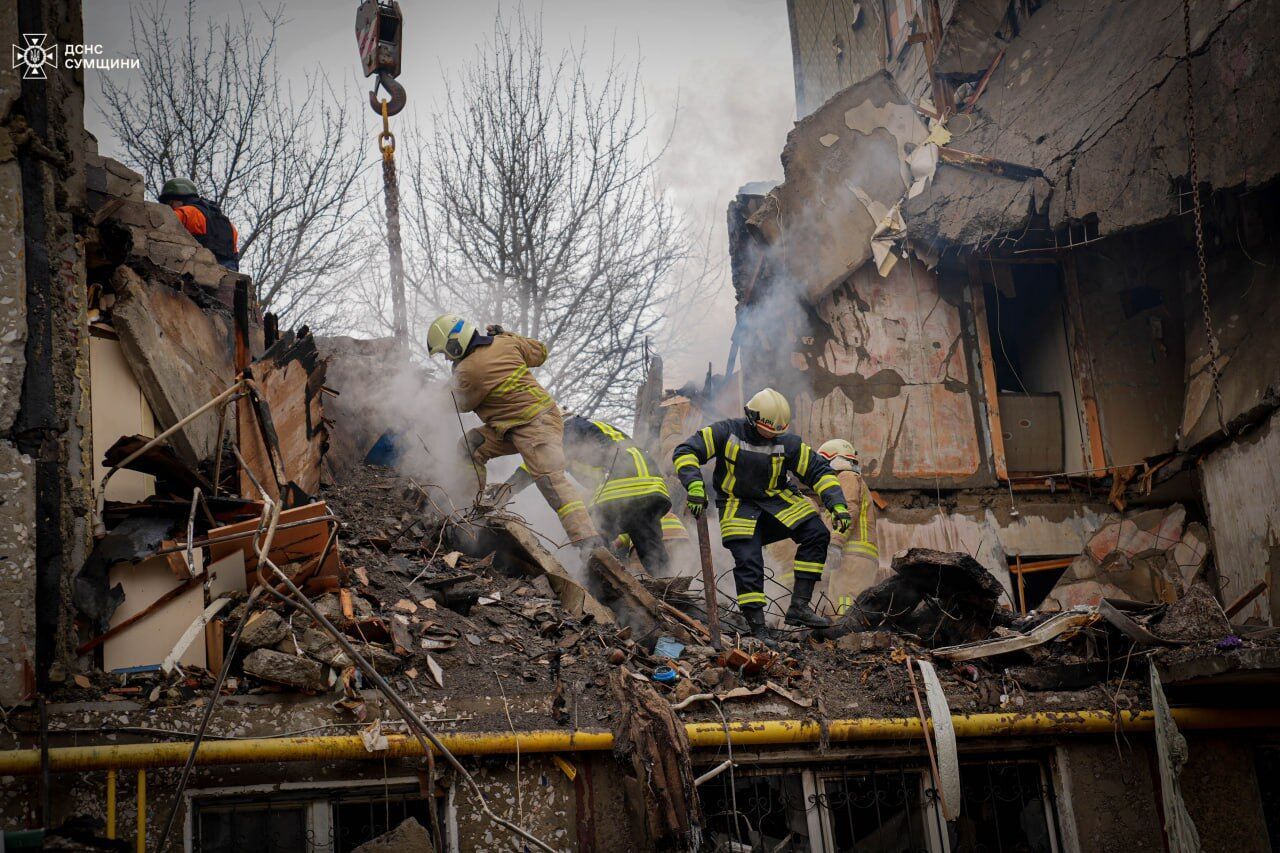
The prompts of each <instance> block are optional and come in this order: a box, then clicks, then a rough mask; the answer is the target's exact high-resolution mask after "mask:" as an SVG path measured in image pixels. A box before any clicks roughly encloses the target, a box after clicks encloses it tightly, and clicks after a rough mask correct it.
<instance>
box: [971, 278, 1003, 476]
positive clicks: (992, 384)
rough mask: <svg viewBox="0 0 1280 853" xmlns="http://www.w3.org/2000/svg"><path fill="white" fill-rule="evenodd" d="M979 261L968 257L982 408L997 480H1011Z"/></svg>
mask: <svg viewBox="0 0 1280 853" xmlns="http://www.w3.org/2000/svg"><path fill="white" fill-rule="evenodd" d="M978 264H979V261H978V259H977V258H975V257H973V256H972V255H970V256H969V259H968V265H969V303H970V304H971V305H972V306H973V321H974V330H975V333H976V334H977V336H978V359H979V361H981V362H982V388H983V406H985V407H986V410H987V429H988V431H989V433H990V436H991V460H992V464H993V465H994V467H995V473H996V479H998V480H1008V479H1009V467H1008V463H1007V462H1006V460H1005V453H1004V427H1003V426H1002V425H1001V423H1000V396H999V395H1000V389H999V388H997V387H996V367H995V364H996V363H995V357H994V356H993V355H992V352H991V332H990V331H989V330H988V328H987V302H986V298H985V296H984V295H983V290H982V270H981V268H980V267H979V266H978Z"/></svg>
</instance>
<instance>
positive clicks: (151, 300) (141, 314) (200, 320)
mask: <svg viewBox="0 0 1280 853" xmlns="http://www.w3.org/2000/svg"><path fill="white" fill-rule="evenodd" d="M111 284H112V287H113V290H114V294H115V304H114V306H113V307H112V325H113V327H114V328H115V330H116V333H117V334H118V335H119V336H120V347H121V349H122V350H123V352H124V355H125V358H126V359H127V360H128V362H129V368H130V370H132V371H133V375H134V377H135V378H136V379H137V380H138V384H139V386H141V388H142V392H143V394H144V396H145V397H146V398H147V403H148V404H149V405H150V406H151V410H152V412H153V413H154V415H155V418H156V422H157V426H159V427H160V428H161V429H167V428H169V427H170V426H172V425H173V424H175V423H177V422H178V421H180V420H181V419H182V418H184V417H186V416H187V415H188V414H190V413H191V412H193V411H195V410H196V409H198V408H199V407H200V406H202V405H204V404H205V403H206V402H208V401H209V400H210V399H211V398H213V397H215V396H217V395H218V394H219V393H221V392H222V391H224V390H226V388H227V386H229V385H230V384H231V382H232V381H233V378H234V376H235V369H234V367H233V365H232V363H231V352H232V346H233V344H232V329H231V317H230V315H229V314H228V313H226V312H223V311H217V310H206V309H204V308H202V307H201V306H200V305H198V304H197V303H196V302H195V301H194V300H193V299H192V298H191V297H190V296H188V295H186V294H185V293H183V292H182V291H181V290H178V289H175V288H173V287H170V286H168V285H166V284H162V283H159V282H155V281H147V280H144V279H143V278H142V277H141V276H139V275H138V274H137V273H136V272H134V271H133V269H131V268H130V267H127V266H120V267H116V270H115V273H114V275H113V276H112V279H111ZM207 304H208V303H206V305H207ZM172 443H173V446H174V448H175V449H176V450H177V451H178V452H179V453H180V454H181V455H182V456H183V457H184V459H185V460H186V461H187V463H188V464H189V465H195V464H197V463H199V462H202V461H203V460H205V459H209V458H210V457H212V456H213V453H214V450H215V449H216V448H217V446H218V420H217V418H216V417H206V418H199V419H197V420H195V421H193V422H192V423H191V424H189V425H187V426H185V427H183V428H182V430H180V431H179V432H178V433H176V434H175V435H174V436H173V441H172Z"/></svg>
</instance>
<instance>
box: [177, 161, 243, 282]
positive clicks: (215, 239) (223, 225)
mask: <svg viewBox="0 0 1280 853" xmlns="http://www.w3.org/2000/svg"><path fill="white" fill-rule="evenodd" d="M160 202H161V203H162V204H167V205H169V206H170V207H171V208H173V212H174V213H176V214H177V215H178V221H179V222H181V223H182V225H183V227H184V228H186V229H187V231H188V232H189V233H190V234H191V236H192V237H195V238H196V242H197V243H199V244H200V245H201V246H204V247H205V248H206V249H208V250H209V251H210V252H212V253H213V257H214V259H215V260H217V262H218V263H219V264H221V265H222V266H224V267H226V268H227V269H229V270H231V271H232V272H239V271H240V234H239V232H237V231H236V228H235V226H234V225H232V224H231V220H230V219H227V217H226V215H225V214H223V212H222V209H221V208H220V207H218V205H217V203H215V202H212V201H209V200H208V199H206V198H202V197H201V196H200V191H199V190H197V189H196V185H195V184H193V183H192V182H191V181H189V180H187V179H186V178H170V179H169V180H167V181H165V182H164V189H162V190H161V191H160Z"/></svg>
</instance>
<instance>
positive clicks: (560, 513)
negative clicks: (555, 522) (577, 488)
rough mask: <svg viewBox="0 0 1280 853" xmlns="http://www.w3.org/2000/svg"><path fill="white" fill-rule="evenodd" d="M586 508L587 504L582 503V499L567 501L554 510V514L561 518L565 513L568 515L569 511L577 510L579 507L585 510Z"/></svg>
mask: <svg viewBox="0 0 1280 853" xmlns="http://www.w3.org/2000/svg"><path fill="white" fill-rule="evenodd" d="M586 508H587V505H586V504H584V503H583V502H582V501H569V502H568V503H567V504H565V505H564V506H562V507H560V508H559V509H558V510H556V515H558V516H560V517H561V518H564V517H565V516H566V515H568V514H569V513H571V512H576V511H577V510H580V509H581V510H585V509H586Z"/></svg>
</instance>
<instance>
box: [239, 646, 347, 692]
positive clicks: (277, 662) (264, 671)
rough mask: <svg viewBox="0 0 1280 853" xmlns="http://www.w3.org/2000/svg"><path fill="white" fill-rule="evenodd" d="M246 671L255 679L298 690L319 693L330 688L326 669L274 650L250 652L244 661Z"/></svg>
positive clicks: (313, 662)
mask: <svg viewBox="0 0 1280 853" xmlns="http://www.w3.org/2000/svg"><path fill="white" fill-rule="evenodd" d="M244 671H245V673H246V674H247V675H252V676H253V677H254V678H261V679H262V680H263V681H269V682H271V683H273V684H283V685H285V686H287V687H293V688H295V689H298V690H310V691H313V692H317V693H318V692H321V691H323V690H325V689H326V688H327V687H328V680H327V679H326V678H325V670H324V667H322V666H321V665H320V664H318V663H316V662H315V661H313V660H308V659H307V658H303V657H297V656H294V655H286V654H282V653H281V652H277V651H274V650H272V649H257V650H255V651H253V652H250V653H249V655H248V656H247V657H246V658H245V659H244Z"/></svg>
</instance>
